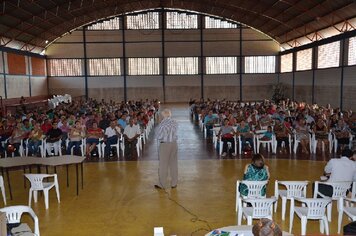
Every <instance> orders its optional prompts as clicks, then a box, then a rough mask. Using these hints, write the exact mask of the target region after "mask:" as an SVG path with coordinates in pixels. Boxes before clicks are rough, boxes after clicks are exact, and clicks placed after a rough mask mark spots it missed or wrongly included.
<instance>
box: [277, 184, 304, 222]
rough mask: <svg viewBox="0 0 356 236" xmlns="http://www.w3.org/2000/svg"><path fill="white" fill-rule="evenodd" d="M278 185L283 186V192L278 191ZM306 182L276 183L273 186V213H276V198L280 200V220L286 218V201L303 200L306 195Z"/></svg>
mask: <svg viewBox="0 0 356 236" xmlns="http://www.w3.org/2000/svg"><path fill="white" fill-rule="evenodd" d="M278 185H283V186H285V188H286V189H285V190H284V189H283V190H282V189H279V188H278ZM307 185H308V181H278V180H276V182H275V184H274V196H275V197H276V198H277V201H276V203H275V205H274V212H277V205H278V196H279V197H281V198H282V220H285V218H286V207H287V200H291V199H292V198H295V197H298V198H305V197H306V195H307Z"/></svg>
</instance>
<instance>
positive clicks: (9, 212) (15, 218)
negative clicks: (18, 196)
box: [0, 206, 40, 236]
mask: <svg viewBox="0 0 356 236" xmlns="http://www.w3.org/2000/svg"><path fill="white" fill-rule="evenodd" d="M0 211H1V212H5V214H6V219H7V223H9V224H16V223H20V222H21V216H22V214H23V213H28V214H29V215H30V216H31V217H32V219H33V221H34V230H33V232H34V234H35V235H36V236H40V227H39V222H38V217H37V216H36V214H35V212H34V211H33V210H32V208H31V207H29V206H9V207H4V208H1V209H0Z"/></svg>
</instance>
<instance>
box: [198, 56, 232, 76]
mask: <svg viewBox="0 0 356 236" xmlns="http://www.w3.org/2000/svg"><path fill="white" fill-rule="evenodd" d="M205 68H206V73H207V74H236V73H237V58H236V57H206V66H205Z"/></svg>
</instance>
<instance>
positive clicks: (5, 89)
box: [1, 51, 7, 99]
mask: <svg viewBox="0 0 356 236" xmlns="http://www.w3.org/2000/svg"><path fill="white" fill-rule="evenodd" d="M1 58H2V67H3V70H2V71H3V76H4V94H5V99H7V88H6V65H5V55H4V51H1Z"/></svg>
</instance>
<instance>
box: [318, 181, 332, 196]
mask: <svg viewBox="0 0 356 236" xmlns="http://www.w3.org/2000/svg"><path fill="white" fill-rule="evenodd" d="M314 186H315V184H314V183H313V196H314ZM318 192H319V193H321V194H323V195H325V196H327V197H331V196H332V195H333V187H332V186H330V185H327V184H322V183H319V184H318ZM317 198H322V197H321V196H320V195H319V194H318V195H317Z"/></svg>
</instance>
